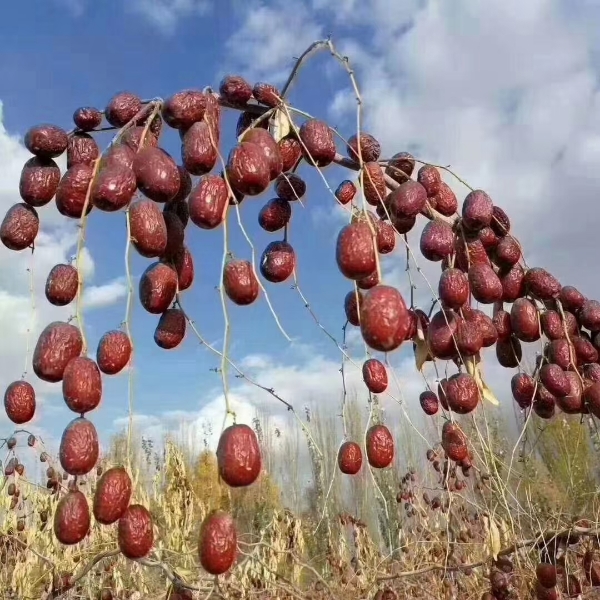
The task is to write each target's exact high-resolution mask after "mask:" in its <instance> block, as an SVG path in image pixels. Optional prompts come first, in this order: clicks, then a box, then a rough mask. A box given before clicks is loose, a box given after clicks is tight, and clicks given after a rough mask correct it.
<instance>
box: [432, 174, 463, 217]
mask: <svg viewBox="0 0 600 600" xmlns="http://www.w3.org/2000/svg"><path fill="white" fill-rule="evenodd" d="M429 203H430V204H432V205H433V208H435V210H437V211H438V212H439V213H440V214H442V215H444V216H446V217H451V216H453V215H455V214H456V211H457V210H458V200H457V199H456V194H455V193H454V192H453V191H452V188H451V187H450V186H449V185H448V184H447V183H446V182H444V181H442V182H441V183H440V189H439V191H438V192H437V193H436V194H435V195H434V196H431V197H430V198H429Z"/></svg>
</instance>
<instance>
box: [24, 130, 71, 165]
mask: <svg viewBox="0 0 600 600" xmlns="http://www.w3.org/2000/svg"><path fill="white" fill-rule="evenodd" d="M23 143H24V145H25V148H27V150H29V152H31V154H35V156H38V157H40V158H56V157H57V156H60V155H61V154H62V153H63V152H64V151H65V150H66V149H67V143H68V138H67V132H66V131H65V130H64V129H61V128H60V127H57V126H56V125H49V124H45V123H44V124H41V125H34V126H33V127H31V128H30V129H29V130H28V131H27V133H26V134H25V138H24V139H23Z"/></svg>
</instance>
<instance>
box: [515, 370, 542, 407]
mask: <svg viewBox="0 0 600 600" xmlns="http://www.w3.org/2000/svg"><path fill="white" fill-rule="evenodd" d="M510 387H511V391H512V395H513V398H514V399H515V401H516V403H517V404H518V405H519V407H520V408H522V409H526V408H529V407H530V406H531V404H532V403H533V398H534V396H535V391H536V385H535V381H534V379H533V377H531V375H528V374H527V373H516V374H515V375H513V377H512V379H511V381H510Z"/></svg>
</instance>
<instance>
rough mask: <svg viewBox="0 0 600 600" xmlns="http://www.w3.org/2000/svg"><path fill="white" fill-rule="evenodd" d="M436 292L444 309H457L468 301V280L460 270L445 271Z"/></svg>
mask: <svg viewBox="0 0 600 600" xmlns="http://www.w3.org/2000/svg"><path fill="white" fill-rule="evenodd" d="M438 292H439V295H440V300H441V301H442V302H443V303H444V305H445V306H446V307H448V308H454V309H459V308H461V306H463V304H465V303H466V302H467V300H468V299H469V280H468V278H467V276H466V275H465V274H464V273H463V272H462V271H461V270H460V269H446V270H445V271H443V272H442V274H441V276H440V281H439V286H438Z"/></svg>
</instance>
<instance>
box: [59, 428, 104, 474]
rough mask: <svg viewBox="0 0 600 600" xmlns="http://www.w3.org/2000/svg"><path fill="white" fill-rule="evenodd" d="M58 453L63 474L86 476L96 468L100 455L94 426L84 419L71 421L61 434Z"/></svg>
mask: <svg viewBox="0 0 600 600" xmlns="http://www.w3.org/2000/svg"><path fill="white" fill-rule="evenodd" d="M58 452H59V454H58V457H59V460H60V464H61V466H62V468H63V470H64V472H65V473H68V474H69V475H87V473H89V472H90V471H91V470H92V469H93V468H94V467H95V466H96V462H97V461H98V456H99V454H100V447H99V445H98V433H97V431H96V428H95V427H94V424H93V423H92V422H91V421H88V420H87V419H85V418H84V417H77V418H76V419H73V420H72V421H71V422H70V423H69V424H68V425H67V427H66V428H65V430H64V432H63V434H62V438H61V440H60V448H59V451H58Z"/></svg>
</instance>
